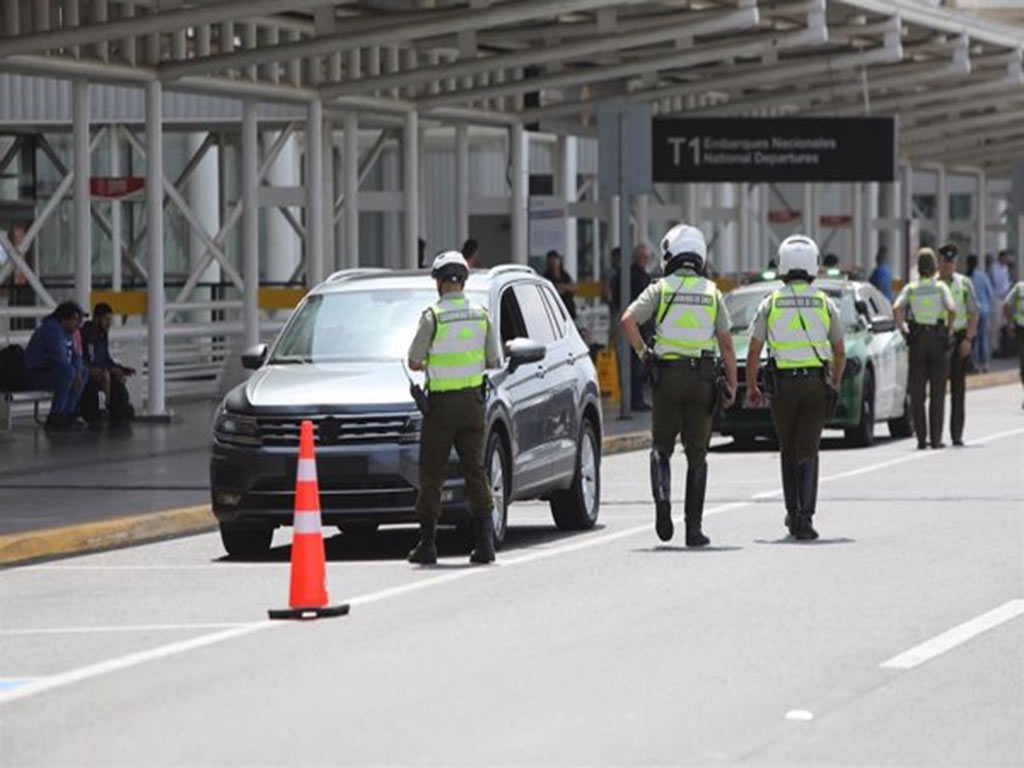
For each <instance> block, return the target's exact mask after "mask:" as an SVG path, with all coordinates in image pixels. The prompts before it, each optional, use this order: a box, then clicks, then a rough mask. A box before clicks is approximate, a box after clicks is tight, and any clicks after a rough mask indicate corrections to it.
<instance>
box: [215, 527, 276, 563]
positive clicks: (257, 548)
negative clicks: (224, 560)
mask: <svg viewBox="0 0 1024 768" xmlns="http://www.w3.org/2000/svg"><path fill="white" fill-rule="evenodd" d="M273 538H274V529H273V528H271V527H268V526H256V525H245V524H242V523H221V524H220V540H221V542H222V543H223V544H224V549H226V550H227V553H228V555H230V556H231V557H233V558H237V559H240V560H259V559H262V558H265V557H266V556H267V555H268V554H270V542H271V541H272V540H273Z"/></svg>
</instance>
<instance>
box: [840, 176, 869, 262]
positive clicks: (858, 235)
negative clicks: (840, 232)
mask: <svg viewBox="0 0 1024 768" xmlns="http://www.w3.org/2000/svg"><path fill="white" fill-rule="evenodd" d="M863 187H864V185H863V183H861V182H859V181H857V182H854V183H853V184H851V185H850V196H851V197H852V198H853V199H852V202H853V248H852V251H853V252H852V253H851V254H850V258H849V260H848V263H849V264H852V265H857V264H860V263H861V262H862V261H863V260H864V191H863ZM840 261H845V260H843V259H840Z"/></svg>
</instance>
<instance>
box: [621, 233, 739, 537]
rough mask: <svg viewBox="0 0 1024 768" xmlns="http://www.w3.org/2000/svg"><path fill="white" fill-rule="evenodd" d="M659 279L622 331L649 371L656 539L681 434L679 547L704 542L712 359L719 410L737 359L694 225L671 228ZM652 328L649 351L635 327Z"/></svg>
mask: <svg viewBox="0 0 1024 768" xmlns="http://www.w3.org/2000/svg"><path fill="white" fill-rule="evenodd" d="M661 251H662V258H663V259H664V265H665V277H663V278H662V279H661V280H659V281H657V282H655V283H652V284H651V285H650V286H648V287H647V289H646V290H644V292H643V293H641V294H640V296H639V297H638V298H637V299H636V301H634V302H633V303H632V304H631V305H630V306H629V308H628V309H627V310H626V311H625V313H624V314H623V316H622V321H621V324H622V329H623V331H624V332H625V333H626V335H627V337H628V338H629V341H630V344H631V345H632V346H633V349H634V351H635V352H636V354H637V355H638V356H639V357H640V358H641V359H642V360H644V361H645V363H647V364H648V365H649V366H651V367H652V369H653V371H654V379H655V383H654V386H653V400H654V409H653V413H652V418H651V431H652V445H653V450H652V451H651V490H652V492H653V495H654V502H655V512H656V519H655V531H656V532H657V534H658V538H660V539H661V540H662V541H669V540H670V539H671V538H672V535H673V532H674V531H673V525H672V498H671V480H672V472H671V468H670V465H669V459H670V457H671V456H672V453H673V451H674V450H675V443H676V439H677V438H678V437H679V436H680V435H681V436H682V441H683V448H684V450H685V452H686V465H687V467H686V494H685V501H684V512H685V519H686V546H688V547H702V546H705V545H707V544H709V543H710V541H709V540H708V538H707V537H706V536H705V535H704V532H703V530H702V529H701V524H702V518H703V513H704V495H705V490H706V488H707V477H708V465H707V450H708V442H709V440H710V438H711V421H712V414H713V412H714V408H715V404H716V402H717V400H718V387H717V378H718V376H717V365H716V360H717V357H718V356H719V354H720V355H721V358H722V361H723V362H724V364H725V375H726V379H727V384H726V387H725V393H724V405H725V406H726V407H728V406H730V405H732V402H733V398H734V397H735V392H736V353H735V351H734V350H733V345H732V337H731V336H730V335H729V313H728V311H727V310H726V308H725V305H724V304H723V303H722V295H721V293H720V292H719V290H718V288H717V286H716V285H715V284H714V283H713V282H712V281H711V280H708V279H707V278H706V277H704V276H703V275H704V264H705V261H706V259H707V244H706V243H705V242H704V235H703V234H702V233H701V231H700V230H699V229H697V228H696V227H691V226H689V225H688V224H678V225H676V226H674V227H672V229H670V230H669V231H668V232H667V233H666V234H665V237H664V238H662V241H661ZM649 320H653V321H654V324H655V336H654V348H653V349H651V348H649V347H648V346H647V345H646V343H645V342H644V339H643V336H642V335H641V333H640V326H641V325H643V324H644V323H646V322H648V321H649Z"/></svg>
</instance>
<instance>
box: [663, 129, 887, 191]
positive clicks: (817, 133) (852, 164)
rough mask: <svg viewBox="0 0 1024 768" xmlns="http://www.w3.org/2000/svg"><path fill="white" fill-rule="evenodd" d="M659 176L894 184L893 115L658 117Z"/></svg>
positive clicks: (684, 179)
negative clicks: (883, 182) (890, 182)
mask: <svg viewBox="0 0 1024 768" xmlns="http://www.w3.org/2000/svg"><path fill="white" fill-rule="evenodd" d="M651 150H652V154H651V159H652V163H653V174H654V181H656V182H666V183H673V182H675V183H679V182H683V183H685V182H693V181H710V182H723V181H753V182H757V181H768V182H785V181H797V182H808V181H894V180H895V179H896V164H897V149H896V119H895V118H892V117H850V118H845V117H844V118H832V117H823V118H656V119H655V120H654V122H653V126H652V147H651Z"/></svg>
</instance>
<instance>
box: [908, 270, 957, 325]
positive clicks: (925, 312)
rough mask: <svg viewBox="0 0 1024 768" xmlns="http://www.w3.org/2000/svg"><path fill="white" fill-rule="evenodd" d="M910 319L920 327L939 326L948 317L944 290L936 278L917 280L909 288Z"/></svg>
mask: <svg viewBox="0 0 1024 768" xmlns="http://www.w3.org/2000/svg"><path fill="white" fill-rule="evenodd" d="M907 303H908V304H909V305H910V319H911V320H913V321H914V322H915V323H917V324H918V325H938V324H939V322H944V321H945V320H946V317H947V314H948V313H947V312H946V305H945V304H944V303H943V301H942V288H941V287H940V286H939V281H938V280H937V279H936V278H934V277H927V278H923V279H921V280H915V281H914V282H912V283H911V284H910V285H908V286H907Z"/></svg>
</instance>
